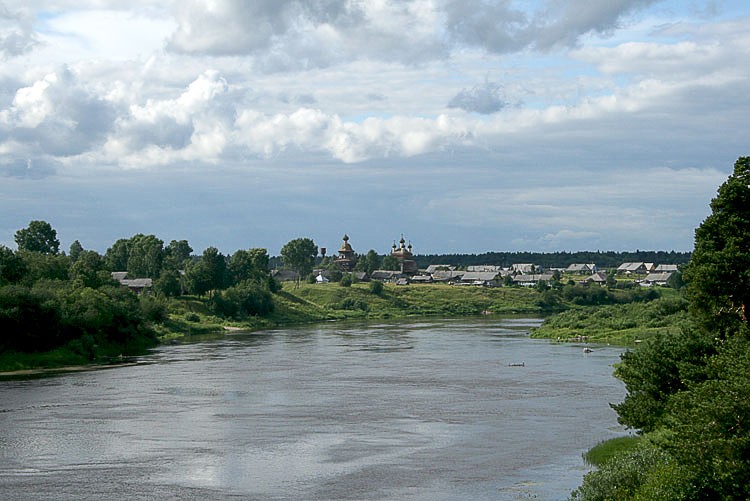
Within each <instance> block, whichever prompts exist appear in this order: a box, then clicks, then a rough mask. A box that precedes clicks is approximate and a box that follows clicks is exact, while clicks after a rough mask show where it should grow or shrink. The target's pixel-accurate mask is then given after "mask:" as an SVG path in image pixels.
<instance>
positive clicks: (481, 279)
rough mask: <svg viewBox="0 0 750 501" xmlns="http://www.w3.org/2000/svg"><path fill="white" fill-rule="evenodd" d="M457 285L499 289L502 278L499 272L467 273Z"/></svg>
mask: <svg viewBox="0 0 750 501" xmlns="http://www.w3.org/2000/svg"><path fill="white" fill-rule="evenodd" d="M458 283H459V284H461V285H481V286H483V287H499V286H500V285H502V283H503V277H502V275H501V274H500V272H499V271H467V272H466V273H464V274H463V276H462V277H461V280H460V281H459V282H458Z"/></svg>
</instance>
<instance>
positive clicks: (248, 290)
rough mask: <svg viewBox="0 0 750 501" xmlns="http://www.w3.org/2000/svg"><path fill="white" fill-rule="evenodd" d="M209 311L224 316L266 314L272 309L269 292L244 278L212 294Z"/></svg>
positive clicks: (237, 316)
mask: <svg viewBox="0 0 750 501" xmlns="http://www.w3.org/2000/svg"><path fill="white" fill-rule="evenodd" d="M209 307H210V308H211V311H212V312H214V313H215V314H217V315H220V316H222V317H225V318H243V317H246V316H256V315H267V314H268V313H270V312H272V311H273V309H274V303H273V297H272V296H271V293H270V292H269V291H268V290H267V289H265V288H264V287H262V285H259V284H258V283H257V282H253V281H249V280H245V281H243V282H240V283H239V284H237V285H235V286H232V287H229V288H228V289H226V290H224V291H221V292H220V293H217V294H214V295H212V296H211V299H210V300H209Z"/></svg>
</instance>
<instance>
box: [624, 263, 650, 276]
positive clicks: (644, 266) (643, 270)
mask: <svg viewBox="0 0 750 501" xmlns="http://www.w3.org/2000/svg"><path fill="white" fill-rule="evenodd" d="M654 268H655V266H654V263H622V264H621V265H620V266H618V267H617V273H620V274H623V275H632V274H636V275H646V274H648V273H651V272H652V271H653V270H654Z"/></svg>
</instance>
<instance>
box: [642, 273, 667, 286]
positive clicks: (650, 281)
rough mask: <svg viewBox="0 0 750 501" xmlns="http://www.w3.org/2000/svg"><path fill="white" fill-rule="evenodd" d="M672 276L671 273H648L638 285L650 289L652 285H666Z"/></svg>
mask: <svg viewBox="0 0 750 501" xmlns="http://www.w3.org/2000/svg"><path fill="white" fill-rule="evenodd" d="M672 275H674V273H673V272H666V273H649V274H648V275H646V278H644V279H643V280H641V281H640V282H639V283H640V285H641V286H642V287H651V286H652V285H662V286H664V285H667V282H669V279H670V278H672Z"/></svg>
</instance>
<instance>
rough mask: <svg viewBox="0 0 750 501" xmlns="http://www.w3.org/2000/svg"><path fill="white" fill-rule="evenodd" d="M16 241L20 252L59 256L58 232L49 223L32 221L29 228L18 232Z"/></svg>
mask: <svg viewBox="0 0 750 501" xmlns="http://www.w3.org/2000/svg"><path fill="white" fill-rule="evenodd" d="M15 239H16V244H18V250H26V251H30V252H40V253H42V254H57V253H58V252H59V250H60V241H59V240H58V239H57V231H55V229H54V228H52V226H51V225H50V224H49V223H48V222H47V221H31V222H30V223H29V226H28V227H27V228H23V229H21V230H18V231H17V232H16V237H15Z"/></svg>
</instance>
